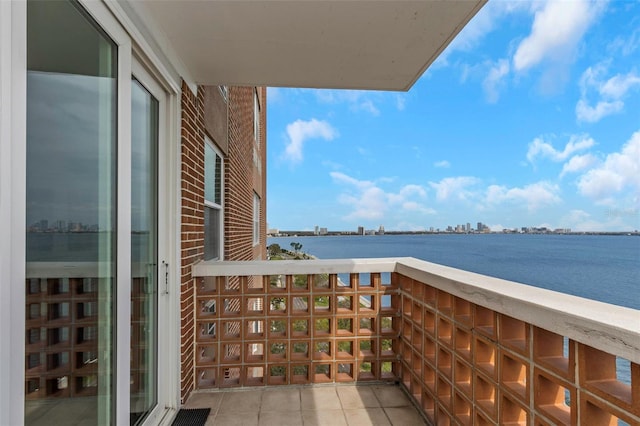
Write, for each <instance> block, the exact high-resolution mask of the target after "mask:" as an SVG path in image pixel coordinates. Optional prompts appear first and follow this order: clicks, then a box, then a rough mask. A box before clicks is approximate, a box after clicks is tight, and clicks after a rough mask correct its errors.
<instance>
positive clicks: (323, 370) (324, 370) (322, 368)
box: [316, 364, 329, 375]
mask: <svg viewBox="0 0 640 426" xmlns="http://www.w3.org/2000/svg"><path fill="white" fill-rule="evenodd" d="M316 374H327V375H328V374H329V366H328V365H327V364H317V365H316Z"/></svg>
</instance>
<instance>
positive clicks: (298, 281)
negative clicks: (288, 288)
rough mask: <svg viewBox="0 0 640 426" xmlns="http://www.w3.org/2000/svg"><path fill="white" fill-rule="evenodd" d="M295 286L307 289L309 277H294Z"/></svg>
mask: <svg viewBox="0 0 640 426" xmlns="http://www.w3.org/2000/svg"><path fill="white" fill-rule="evenodd" d="M293 286H294V287H296V288H307V276H306V275H294V276H293Z"/></svg>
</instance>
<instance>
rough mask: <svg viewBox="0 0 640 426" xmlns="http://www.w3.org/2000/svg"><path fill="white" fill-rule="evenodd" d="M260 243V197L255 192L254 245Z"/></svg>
mask: <svg viewBox="0 0 640 426" xmlns="http://www.w3.org/2000/svg"><path fill="white" fill-rule="evenodd" d="M258 244H260V197H259V196H258V194H256V193H255V192H254V193H253V245H254V246H255V245H258Z"/></svg>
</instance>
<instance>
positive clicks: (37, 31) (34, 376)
mask: <svg viewBox="0 0 640 426" xmlns="http://www.w3.org/2000/svg"><path fill="white" fill-rule="evenodd" d="M117 54H118V48H117V46H116V44H115V43H114V42H113V41H112V40H111V39H110V38H109V36H108V35H107V34H106V33H105V32H104V31H103V30H102V29H101V28H100V27H99V26H98V25H97V23H96V22H95V21H94V20H93V19H92V18H91V17H90V16H89V15H88V14H87V13H86V12H85V11H84V10H83V9H82V8H81V7H80V6H79V5H78V4H77V3H75V2H34V1H30V2H28V3H27V169H26V172H27V173H26V175H27V177H26V186H27V199H26V216H27V217H26V221H27V229H26V260H27V266H26V289H25V290H26V304H27V306H26V308H27V318H26V348H25V349H26V362H25V382H26V389H25V401H26V402H25V423H26V424H28V425H38V424H42V425H50V424H66V425H72V424H78V423H80V422H81V421H82V422H85V423H83V424H110V423H112V422H113V414H114V398H113V397H114V341H115V340H114V339H115V333H114V324H115V316H114V294H115V282H116V259H117V253H116V249H115V247H116V236H117V231H118V229H117V223H116V209H117V205H116V204H117V203H116V195H117V188H116V176H117V174H116V173H117V158H116V155H117V136H116V135H117V120H116V111H117V66H118V64H117V62H118V61H117V58H118V56H117Z"/></svg>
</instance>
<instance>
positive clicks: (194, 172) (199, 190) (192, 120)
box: [180, 82, 204, 401]
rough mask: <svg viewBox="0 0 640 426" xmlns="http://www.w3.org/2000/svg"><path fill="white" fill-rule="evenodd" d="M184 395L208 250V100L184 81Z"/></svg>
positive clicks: (191, 381)
mask: <svg viewBox="0 0 640 426" xmlns="http://www.w3.org/2000/svg"><path fill="white" fill-rule="evenodd" d="M181 104H182V124H181V132H182V137H181V151H182V154H181V189H182V191H181V199H182V200H181V201H182V205H181V209H182V211H181V259H182V262H181V263H182V264H181V271H180V277H181V279H180V334H181V339H180V361H181V366H180V395H181V397H182V399H183V401H184V400H186V398H187V397H188V395H189V393H190V392H191V391H192V390H193V389H194V372H195V359H194V336H195V322H194V318H195V289H194V286H195V279H194V278H193V277H192V276H191V266H192V265H193V264H194V263H195V262H197V261H199V260H200V259H202V256H203V254H204V121H203V116H204V101H203V95H202V91H201V90H198V94H197V96H194V94H193V92H192V91H191V89H189V86H187V84H186V83H184V82H183V83H182V102H181Z"/></svg>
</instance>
